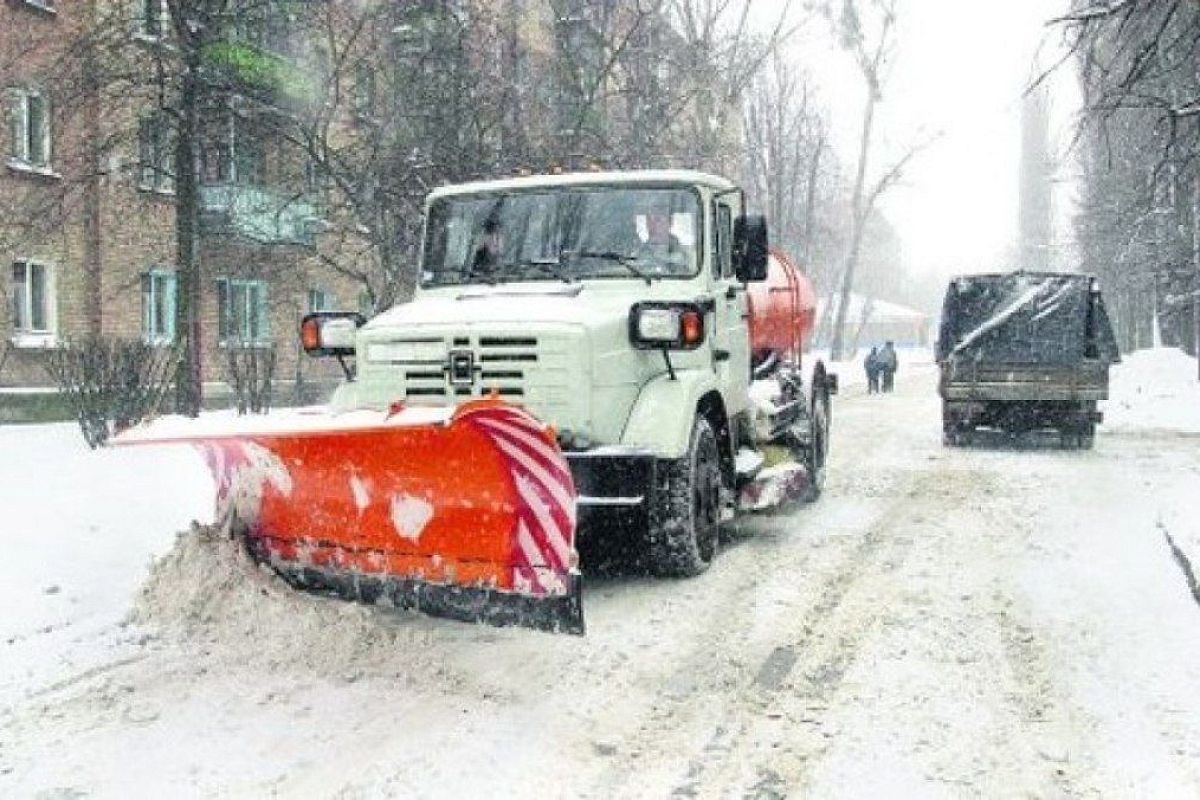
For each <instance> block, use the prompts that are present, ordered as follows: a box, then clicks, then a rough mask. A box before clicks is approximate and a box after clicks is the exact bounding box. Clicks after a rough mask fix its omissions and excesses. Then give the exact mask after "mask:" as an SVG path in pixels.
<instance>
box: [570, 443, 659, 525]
mask: <svg viewBox="0 0 1200 800" xmlns="http://www.w3.org/2000/svg"><path fill="white" fill-rule="evenodd" d="M563 455H564V456H565V457H566V459H567V464H569V465H570V467H571V477H572V478H573V479H574V481H575V491H576V493H577V494H578V498H577V499H576V508H577V509H578V511H579V512H580V514H581V515H582V514H590V513H594V512H597V511H605V510H609V511H621V510H625V511H639V510H640V511H644V510H646V509H648V508H649V504H650V499H651V496H652V492H653V489H654V477H655V473H656V470H657V466H656V464H657V458H656V457H655V455H654V454H653V453H651V452H650V451H648V450H642V449H640V448H627V447H597V448H595V449H592V450H581V451H576V452H564V453H563Z"/></svg>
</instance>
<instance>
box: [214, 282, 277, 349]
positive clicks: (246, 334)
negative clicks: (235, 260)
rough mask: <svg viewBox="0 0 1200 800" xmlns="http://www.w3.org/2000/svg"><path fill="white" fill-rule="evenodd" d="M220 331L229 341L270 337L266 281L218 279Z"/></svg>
mask: <svg viewBox="0 0 1200 800" xmlns="http://www.w3.org/2000/svg"><path fill="white" fill-rule="evenodd" d="M217 303H218V316H217V333H218V336H219V337H220V339H221V341H222V342H224V343H226V344H266V343H269V342H270V341H271V329H270V320H269V314H268V307H267V282H266V281H255V280H234V279H231V278H222V279H220V280H218V281H217Z"/></svg>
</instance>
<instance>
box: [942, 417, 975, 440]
mask: <svg viewBox="0 0 1200 800" xmlns="http://www.w3.org/2000/svg"><path fill="white" fill-rule="evenodd" d="M970 440H971V433H970V428H969V427H968V426H967V425H966V424H965V423H964V422H963V421H962V420H960V419H959V418H958V417H957V416H956V415H955V414H954V413H953V412H951V411H949V410H947V409H946V408H944V407H943V408H942V444H944V445H946V446H947V447H958V446H961V445H964V444H970Z"/></svg>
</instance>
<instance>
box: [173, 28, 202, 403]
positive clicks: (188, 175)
mask: <svg viewBox="0 0 1200 800" xmlns="http://www.w3.org/2000/svg"><path fill="white" fill-rule="evenodd" d="M199 71H200V57H199V53H198V52H197V51H196V50H195V49H194V48H189V51H188V54H187V64H186V66H185V69H184V74H183V80H182V86H181V90H180V98H179V108H180V114H179V120H178V130H177V137H178V139H177V142H176V148H175V176H176V178H175V244H176V255H177V258H178V262H179V263H178V272H177V276H178V280H177V283H176V302H175V336H176V338H177V339H178V340H179V344H180V352H181V358H180V361H179V369H178V372H177V378H176V385H175V391H176V394H175V398H176V411H177V412H178V413H180V414H186V415H188V416H191V417H195V416H199V414H200V406H201V404H202V402H203V399H204V398H203V383H202V374H201V363H200V353H201V345H202V338H201V337H202V326H201V322H200V319H201V315H200V299H201V291H200V289H201V281H200V185H199V175H198V174H197V172H198V165H199V162H200V159H199V154H198V150H199V144H200V143H199V134H200V77H199Z"/></svg>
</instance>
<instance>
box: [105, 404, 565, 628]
mask: <svg viewBox="0 0 1200 800" xmlns="http://www.w3.org/2000/svg"><path fill="white" fill-rule="evenodd" d="M203 424H204V421H201V422H199V423H197V422H194V421H191V429H190V430H189V428H188V426H187V425H184V426H178V425H175V424H173V423H172V421H171V420H163V421H161V422H154V423H150V424H148V425H145V426H140V427H138V428H134V429H132V430H130V431H127V432H125V433H124V434H122V435H121V436H119V437H117V439H116V440H115V441H114V443H115V444H118V445H132V444H153V443H167V442H190V443H193V444H196V445H198V446H200V447H201V448H202V449H203V451H204V454H205V458H206V459H207V461H208V465H209V468H210V470H211V471H212V473H213V477H214V478H215V479H216V482H217V506H218V508H217V512H218V519H230V520H232V521H233V523H234V524H235V525H236V526H237V528H238V529H240V530H243V531H244V532H245V533H246V535H247V538H248V541H249V543H250V546H251V549H252V550H253V551H254V553H255V555H256V556H257V557H258V558H260V559H261V560H263V561H265V562H267V563H269V564H270V565H271V566H272V567H274V568H275V569H276V570H277V571H278V572H279V573H280V574H281V575H283V576H284V578H286V579H287V580H288V581H289V582H291V583H293V584H294V585H296V586H299V587H302V588H305V589H310V590H313V591H319V592H325V591H329V592H334V593H337V594H339V595H341V596H343V597H346V598H348V599H353V600H360V601H364V602H370V603H374V602H391V603H392V604H393V605H395V606H397V607H402V608H413V609H417V610H420V611H423V612H426V613H430V614H433V615H436V616H445V617H450V618H453V619H459V620H464V621H470V622H486V623H489V624H494V625H523V626H526V627H532V628H538V629H541V630H547V631H555V632H564V633H576V634H582V633H583V631H584V626H583V607H582V602H581V600H582V598H581V593H582V585H581V581H580V575H579V571H578V568H577V564H578V556H577V554H576V551H575V499H576V494H575V487H574V483H573V482H572V480H571V473H570V470H569V468H568V466H567V462H566V460H565V459H564V458H563V456H562V453H561V452H560V451H559V449H558V446H557V444H556V442H555V439H554V435H553V432H552V431H551V430H550V429H549V428H548V427H547V426H546V425H544V424H542V423H540V422H539V421H538V420H536V419H535V418H534V417H532V416H530V415H529V414H528V413H526V412H525V411H523V410H522V409H520V408H517V407H515V406H511V405H508V404H506V403H504V402H502V401H500V400H493V399H489V400H482V401H476V402H472V403H468V404H464V405H462V406H459V407H458V408H457V409H449V408H445V409H443V408H438V409H430V408H406V407H402V406H397V407H394V408H393V409H392V410H391V411H390V412H388V413H383V412H376V411H366V410H363V411H352V412H346V413H343V414H337V415H333V414H328V413H326V412H319V413H316V412H313V413H307V414H296V415H290V416H285V417H282V418H277V417H271V418H264V419H260V420H257V421H254V422H249V421H247V422H246V423H243V422H242V421H241V420H239V421H238V424H240V425H241V427H240V428H235V427H233V426H232V425H228V426H227V427H226V429H225V430H215V429H214V430H212V431H204V430H200V429H198V428H197V426H198V425H203ZM252 426H253V427H252Z"/></svg>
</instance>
